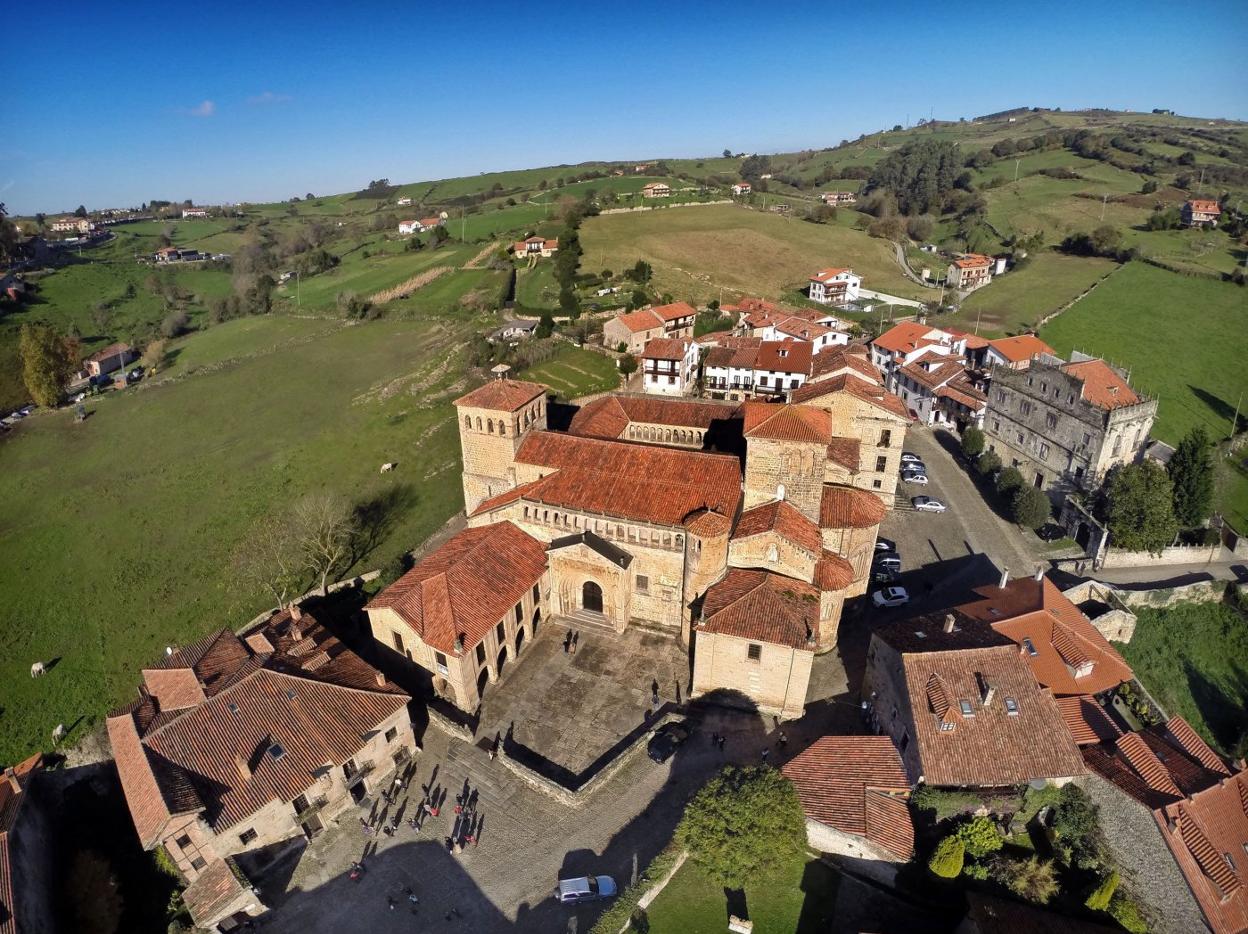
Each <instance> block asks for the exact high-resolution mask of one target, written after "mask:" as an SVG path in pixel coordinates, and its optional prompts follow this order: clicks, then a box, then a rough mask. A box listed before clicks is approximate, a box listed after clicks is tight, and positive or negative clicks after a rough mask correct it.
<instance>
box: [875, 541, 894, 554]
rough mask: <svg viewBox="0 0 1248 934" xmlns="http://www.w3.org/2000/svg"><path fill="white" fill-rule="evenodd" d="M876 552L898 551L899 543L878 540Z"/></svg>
mask: <svg viewBox="0 0 1248 934" xmlns="http://www.w3.org/2000/svg"><path fill="white" fill-rule="evenodd" d="M875 550H876V551H877V552H878V551H896V550H897V543H896V542H894V541H892V540H891V539H888V538H877V539H876V540H875Z"/></svg>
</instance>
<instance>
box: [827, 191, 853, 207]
mask: <svg viewBox="0 0 1248 934" xmlns="http://www.w3.org/2000/svg"><path fill="white" fill-rule="evenodd" d="M819 197H820V198H822V199H823V203H824V204H830V205H832V206H833V207H836V205H838V204H853V203H854V202H855V201H857V200H858V196H857V195H855V194H854V193H853V192H852V191H825V192H824V193H823V194H822V195H820V196H819Z"/></svg>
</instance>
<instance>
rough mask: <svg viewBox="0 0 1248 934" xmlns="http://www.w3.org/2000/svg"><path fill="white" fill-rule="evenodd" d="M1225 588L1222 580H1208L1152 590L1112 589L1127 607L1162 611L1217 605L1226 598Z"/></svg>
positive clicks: (1225, 583) (1225, 584)
mask: <svg viewBox="0 0 1248 934" xmlns="http://www.w3.org/2000/svg"><path fill="white" fill-rule="evenodd" d="M1226 588H1227V582H1226V581H1224V580H1208V581H1196V582H1195V583H1194V584H1183V585H1181V586H1179V587H1159V588H1156V589H1154V590H1126V589H1123V588H1114V594H1115V595H1116V596H1117V597H1118V599H1119V600H1121V601H1122V602H1123V603H1124V604H1125V605H1126V606H1128V607H1133V608H1139V607H1145V606H1146V607H1153V608H1155V609H1163V608H1164V607H1168V606H1174V604H1176V603H1219V602H1221V600H1222V598H1223V597H1224V596H1226Z"/></svg>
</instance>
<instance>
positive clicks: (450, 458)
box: [0, 316, 592, 762]
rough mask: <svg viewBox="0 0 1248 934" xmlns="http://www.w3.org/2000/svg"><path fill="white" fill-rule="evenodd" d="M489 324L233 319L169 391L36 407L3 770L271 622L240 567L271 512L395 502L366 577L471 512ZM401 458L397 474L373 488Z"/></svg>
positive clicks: (1, 700)
mask: <svg viewBox="0 0 1248 934" xmlns="http://www.w3.org/2000/svg"><path fill="white" fill-rule="evenodd" d="M487 323H488V322H487V321H486V320H485V319H484V318H482V319H479V320H475V321H473V322H472V323H471V324H469V323H468V322H467V321H466V320H464V317H463V316H460V318H447V317H444V316H440V317H438V318H435V319H430V318H421V319H417V320H412V321H388V320H381V321H376V322H370V323H366V324H357V325H354V326H344V325H342V324H340V323H331V322H324V321H297V322H296V321H290V320H282V319H253V318H245V319H241V320H237V321H231V322H227V323H225V324H222V325H219V326H217V327H214V328H211V329H210V330H208V331H206V332H205V333H203V334H201V335H195V336H192V337H191V338H189V339H188V340H187V341H185V342H181V343H180V344H179V345H175V348H174V349H178V350H180V351H181V352H182V353H181V355H180V356H179V357H178V358H177V359H176V360H175V362H174V366H173V368H172V370H170V371H169V373H168V374H167V375H168V378H165V377H166V374H164V373H162V374H161V375H160V376H159V377H157V381H154V382H152V383H149V384H146V385H140V386H138V387H135V388H132V389H130V390H127V391H126V392H124V393H120V394H117V395H116V396H112V395H110V396H107V397H104V398H101V399H99V400H96V401H94V402H93V403H91V404H90V405H89V406H88V407H89V408H90V409H91V410H92V415H91V417H90V418H88V419H87V421H85V422H84V423H82V424H75V423H74V421H73V419H72V416H71V413H69V412H67V411H62V412H48V413H40V414H38V415H36V416H35V417H32V418H30V419H28V420H27V421H25V422H23V423H22V425H21V426H20V428H19V429H18V430H17V431H15V432H14V433H13V435H12V436H10V437H9V438H7V439H5V440H4V441H3V442H0V465H2V467H3V469H0V575H3V577H4V579H5V580H6V581H8V584H7V585H6V586H5V587H4V588H0V618H2V619H5V620H8V621H9V624H8V625H6V626H4V627H3V629H0V761H4V762H12V761H16V760H17V759H19V758H22V757H24V756H26V755H29V754H30V752H31V751H32V750H36V749H40V748H47V746H48V744H49V738H50V735H51V732H52V729H53V727H55V726H56V724H58V723H64V724H66V725H67V726H70V725H74V724H76V725H77V726H76V728H75V729H74V730H73V731H72V732H71V734H70V737H69V738H70V741H71V742H73V741H76V740H77V739H78V738H79V737H80V736H81V735H82V732H83V730H85V729H87V728H89V727H90V726H91V725H92V724H93V723H95V722H98V720H99V718H100V716H101V714H103V713H104V712H105V711H106V710H107V709H108V708H109V707H111V706H112V705H115V704H117V703H119V702H122V701H125V700H127V699H129V698H130V697H132V696H133V695H134V691H135V687H136V684H137V677H138V675H137V672H138V669H139V667H140V666H142V665H143V664H146V663H147V662H149V661H150V660H151V659H154V658H156V657H157V656H158V655H159V654H160V652H161V651H162V650H163V648H164V646H166V645H168V644H170V643H171V642H178V643H183V644H184V643H186V642H189V641H190V640H192V639H194V638H196V637H197V636H200V635H202V634H204V633H205V632H208V631H210V630H212V629H214V628H217V627H222V626H229V627H236V626H239V625H241V624H242V623H244V622H246V621H247V620H248V619H250V618H251V617H252V616H253V615H254V614H255V613H256V612H257V611H259V610H261V609H263V608H264V607H265V605H266V604H267V602H268V601H267V600H266V599H265V598H264V596H263V595H262V594H260V593H254V592H248V591H247V590H246V589H244V588H240V587H239V586H238V585H237V584H236V583H234V582H233V581H232V580H231V569H230V555H231V551H232V549H233V547H234V546H235V543H236V542H237V541H238V540H239V539H240V538H241V537H242V536H243V535H244V533H245V531H246V529H247V528H248V527H249V526H250V525H251V523H252V522H254V521H255V519H256V518H257V517H259V516H261V515H263V514H265V513H266V512H268V511H275V510H280V509H283V508H285V507H287V506H289V505H290V504H291V503H293V502H295V501H297V500H298V499H299V498H300V497H302V496H304V495H306V494H307V493H309V492H313V491H317V490H332V491H335V492H337V493H339V494H341V495H343V496H345V497H348V498H349V499H350V500H351V501H353V502H363V501H366V500H370V499H376V498H379V497H380V498H383V500H384V501H385V502H387V503H388V504H389V507H388V510H387V511H386V519H385V522H384V523H383V524H382V526H381V527H380V528H379V529H378V537H377V541H376V543H375V544H373V545H372V547H371V548H370V550H369V553H368V554H366V555H364V556H362V557H361V560H360V561H359V563H358V565H357V567H359V568H367V567H374V566H377V565H378V564H380V563H383V562H384V561H385V560H387V559H389V558H391V557H392V556H394V555H395V554H397V553H399V552H400V551H403V550H406V549H408V548H410V547H413V546H415V545H416V544H418V543H419V542H421V541H422V540H423V539H424V538H425V537H426V536H427V535H428V534H429V533H430V532H431V531H433V530H434V529H435V528H437V527H438V526H439V525H440V524H441V523H442V522H443V521H444V520H445V519H447V518H448V517H449V516H450V515H452V514H453V513H454V512H455V511H456V510H458V509H459V508H460V507H461V489H460V483H459V442H458V437H457V435H456V431H455V422H454V419H453V418H452V416H451V405H450V402H451V400H452V399H454V398H456V397H457V395H458V394H459V393H461V392H463V391H464V390H465V389H466V388H467V384H466V382H465V379H464V375H463V374H464V366H463V357H462V353H461V350H462V348H463V347H465V346H466V344H467V342H468V335H469V334H470V333H472V331H473V330H476V329H478V328H481V327H483V326H485V324H487ZM326 329H329V330H328V331H326ZM591 356H592V355H591ZM229 361H236V362H229ZM192 368H199V370H198V372H196V373H194V374H190V375H187V374H188V373H190V370H191V369H192ZM179 376H181V377H183V378H178V377H179ZM388 461H393V462H396V463H397V464H398V468H397V470H395V471H394V472H393V473H388V474H386V475H384V476H381V475H379V474H378V466H379V465H380V464H382V463H386V462H388ZM51 659H59V661H58V663H57V664H56V665H55V667H54V668H52V670H51V671H49V673H48V675H47V676H46V677H44V678H41V679H38V680H32V679H31V678H30V677H29V673H28V672H29V668H30V665H31V663H32V662H34V661H37V660H38V661H44V662H47V661H49V660H51Z"/></svg>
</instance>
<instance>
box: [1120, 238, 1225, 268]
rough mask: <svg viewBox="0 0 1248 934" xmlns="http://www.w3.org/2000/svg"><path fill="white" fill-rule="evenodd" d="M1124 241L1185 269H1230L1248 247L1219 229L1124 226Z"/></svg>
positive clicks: (1146, 253)
mask: <svg viewBox="0 0 1248 934" xmlns="http://www.w3.org/2000/svg"><path fill="white" fill-rule="evenodd" d="M1123 241H1124V242H1125V243H1126V245H1127V246H1131V247H1135V248H1136V249H1138V250H1139V251H1140V253H1141V254H1142V255H1144V256H1147V257H1151V258H1153V259H1156V260H1159V261H1161V262H1163V263H1165V264H1166V265H1168V266H1171V267H1173V268H1175V269H1178V270H1181V271H1184V272H1196V273H1211V272H1212V273H1219V274H1220V273H1231V272H1234V271H1235V269H1236V268H1237V267H1239V266H1242V265H1243V264H1244V257H1245V255H1246V254H1248V251H1246V250H1245V249H1244V247H1243V246H1241V245H1239V244H1237V243H1236V242H1235V241H1234V240H1232V239H1231V238H1230V237H1228V236H1227V235H1226V234H1225V233H1223V232H1222V231H1220V230H1135V229H1131V230H1124V231H1123Z"/></svg>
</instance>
